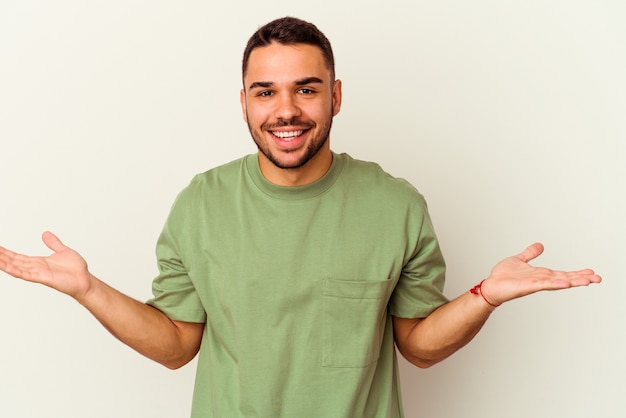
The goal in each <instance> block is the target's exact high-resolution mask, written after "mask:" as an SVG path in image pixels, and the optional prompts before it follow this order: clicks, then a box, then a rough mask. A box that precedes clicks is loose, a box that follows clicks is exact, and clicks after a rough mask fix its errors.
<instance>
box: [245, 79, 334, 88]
mask: <svg viewBox="0 0 626 418" xmlns="http://www.w3.org/2000/svg"><path fill="white" fill-rule="evenodd" d="M316 83H317V84H323V83H324V81H323V80H322V79H321V78H319V77H305V78H301V79H300V80H296V81H295V83H294V84H295V85H296V86H306V85H307V84H316ZM273 85H274V83H273V82H272V81H255V82H254V83H252V84H250V87H248V89H249V90H252V89H267V88H270V87H272V86H273Z"/></svg>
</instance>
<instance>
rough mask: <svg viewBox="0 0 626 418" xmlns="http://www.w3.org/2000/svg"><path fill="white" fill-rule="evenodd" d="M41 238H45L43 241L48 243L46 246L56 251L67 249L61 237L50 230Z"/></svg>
mask: <svg viewBox="0 0 626 418" xmlns="http://www.w3.org/2000/svg"><path fill="white" fill-rule="evenodd" d="M41 239H42V240H43V243H44V244H46V247H48V248H50V249H51V250H52V251H54V252H55V253H58V252H59V251H61V250H63V249H65V245H63V243H62V242H61V240H60V239H59V237H57V236H56V235H54V234H53V233H52V232H50V231H46V232H44V233H43V235H42V236H41Z"/></svg>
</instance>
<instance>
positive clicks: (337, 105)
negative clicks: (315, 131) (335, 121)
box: [333, 80, 342, 116]
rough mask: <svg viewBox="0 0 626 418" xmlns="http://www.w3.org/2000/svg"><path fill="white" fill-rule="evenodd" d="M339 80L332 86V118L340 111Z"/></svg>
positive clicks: (340, 94)
mask: <svg viewBox="0 0 626 418" xmlns="http://www.w3.org/2000/svg"><path fill="white" fill-rule="evenodd" d="M341 98H342V93H341V80H335V84H334V85H333V116H337V113H339V111H340V110H341Z"/></svg>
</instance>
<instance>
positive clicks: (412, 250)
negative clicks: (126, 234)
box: [0, 18, 601, 418]
mask: <svg viewBox="0 0 626 418" xmlns="http://www.w3.org/2000/svg"><path fill="white" fill-rule="evenodd" d="M242 76H243V89H242V90H241V95H240V98H241V106H242V110H243V117H244V120H245V122H246V123H247V124H248V127H249V130H250V133H251V135H252V138H253V140H254V141H255V143H256V144H257V146H258V149H259V151H258V153H257V154H254V155H248V156H245V157H243V158H241V159H239V160H236V161H233V162H231V163H229V164H226V165H224V166H221V167H218V168H215V169H213V170H210V171H208V172H206V173H203V174H200V175H198V176H196V177H195V178H194V179H193V180H192V182H191V184H190V185H189V186H188V187H187V188H186V189H185V190H183V191H182V192H181V194H180V195H179V196H178V198H177V200H176V202H175V204H174V206H173V208H172V211H171V213H170V216H169V218H168V220H167V222H166V225H165V227H164V229H163V232H162V234H161V236H160V238H159V240H158V243H157V256H158V263H159V269H160V274H159V276H158V277H157V278H156V279H155V280H154V282H153V293H154V298H153V299H151V300H150V301H149V302H148V303H146V304H144V303H141V302H138V301H135V300H133V299H131V298H129V297H127V296H125V295H123V294H122V293H120V292H118V291H116V290H115V289H112V288H111V287H109V286H107V285H106V284H105V283H104V282H102V281H100V280H98V279H97V278H96V277H94V276H93V275H92V274H91V273H90V272H89V271H88V269H87V265H86V262H85V261H84V259H83V258H82V257H81V256H80V255H79V254H78V253H77V252H75V251H74V250H72V249H70V248H68V247H66V246H64V245H63V244H62V243H61V241H60V240H59V239H58V238H57V237H56V236H54V235H53V234H51V233H50V232H46V233H44V235H43V240H44V242H45V243H46V245H47V246H48V247H49V248H50V249H51V250H52V251H53V254H52V255H50V256H48V257H29V256H25V255H19V254H15V253H13V252H12V251H9V250H7V249H3V248H0V269H2V270H4V271H5V272H7V273H9V274H11V275H13V276H15V277H19V278H22V279H24V280H28V281H34V282H38V283H42V284H45V285H48V286H50V287H53V288H55V289H57V290H59V291H61V292H64V293H66V294H68V295H70V296H72V297H74V298H75V299H76V300H77V301H78V302H79V303H81V304H82V305H84V306H85V307H86V308H87V309H89V310H90V311H91V312H92V313H93V314H94V315H95V317H96V318H98V320H99V321H100V322H101V323H102V324H103V325H104V326H105V327H106V328H107V329H109V330H110V331H111V333H112V334H114V335H115V336H116V337H117V338H119V339H120V340H121V341H123V342H124V343H126V344H128V345H129V346H131V347H133V348H134V349H135V350H137V351H138V352H140V353H142V354H143V355H145V356H147V357H149V358H152V359H154V360H155V361H158V362H159V363H162V364H163V365H165V366H167V367H170V368H177V367H181V366H182V365H184V364H186V363H187V362H189V361H190V360H191V359H192V358H193V357H194V356H195V355H196V354H197V353H198V351H199V352H200V353H199V362H198V371H197V378H196V387H195V391H194V400H193V412H192V415H193V416H194V417H237V416H242V417H246V416H255V417H256V416H260V417H281V416H282V417H385V418H387V417H400V416H402V405H401V402H400V389H399V387H398V370H397V364H396V357H395V347H394V341H395V344H396V345H397V347H398V349H399V350H400V352H401V353H402V354H403V355H404V356H405V357H406V358H407V359H408V360H409V361H410V362H412V363H413V364H415V365H417V366H419V367H429V366H431V365H433V364H435V363H437V362H439V361H441V360H443V359H445V358H446V357H448V356H449V355H451V354H452V353H454V352H455V351H456V350H458V349H459V348H460V347H462V346H463V345H465V344H466V343H467V342H469V341H470V340H471V339H472V338H473V337H474V335H476V333H477V332H478V331H479V330H480V328H481V326H482V325H483V324H484V322H485V321H486V320H487V318H488V317H489V315H490V313H491V312H492V311H493V310H494V309H495V307H496V306H498V305H500V304H502V303H503V302H506V301H508V300H511V299H514V298H517V297H521V296H525V295H528V294H531V293H534V292H536V291H540V290H554V289H563V288H568V287H572V286H584V285H588V284H590V283H599V282H600V280H601V279H600V277H599V276H597V275H596V274H595V273H594V272H593V271H591V270H582V271H578V272H561V271H553V270H549V269H544V268H535V267H532V266H530V265H529V264H528V262H529V261H531V260H532V259H534V258H535V257H537V256H538V255H540V254H541V252H542V251H543V248H542V246H541V245H540V244H534V245H532V246H530V247H528V248H527V249H526V250H524V251H523V252H522V253H520V254H519V255H517V256H514V257H510V258H507V259H505V260H503V261H502V262H500V263H499V264H497V265H496V266H495V267H494V269H493V270H492V272H491V274H490V276H489V277H488V278H487V279H486V280H484V281H483V282H481V283H480V284H479V285H477V286H476V287H475V288H474V289H472V291H471V292H468V293H466V294H464V295H461V296H460V297H458V298H456V299H455V300H453V301H448V300H447V299H446V298H445V297H444V295H443V294H442V289H443V282H444V272H445V266H444V262H443V257H442V255H441V252H440V250H439V246H438V243H437V239H436V236H435V233H434V231H433V228H432V225H431V223H430V220H429V217H428V214H427V211H426V205H425V203H424V199H423V198H422V196H421V195H420V194H419V193H418V192H417V191H416V190H415V189H414V188H413V187H412V186H411V185H409V184H408V183H406V182H405V181H402V180H399V179H395V178H393V177H391V176H389V175H388V174H386V173H385V172H384V171H382V170H381V169H380V168H379V167H378V166H377V165H375V164H373V163H367V162H362V161H357V160H354V159H352V158H351V157H349V156H348V155H346V154H335V153H333V152H332V151H331V148H330V142H329V141H330V139H329V135H330V130H331V125H332V120H333V117H334V116H335V115H337V114H338V113H339V111H340V109H341V99H342V91H341V81H339V80H337V79H335V74H334V60H333V54H332V49H331V46H330V43H329V42H328V40H327V39H326V37H325V36H324V35H323V34H322V33H321V32H320V31H319V30H318V29H317V28H316V27H315V26H314V25H312V24H310V23H307V22H304V21H301V20H298V19H294V18H283V19H278V20H275V21H273V22H270V23H268V24H267V25H265V26H264V27H262V28H260V29H259V30H258V31H257V32H256V33H255V34H254V35H253V36H252V37H251V38H250V40H249V42H248V45H247V47H246V50H245V52H244V60H243V68H242Z"/></svg>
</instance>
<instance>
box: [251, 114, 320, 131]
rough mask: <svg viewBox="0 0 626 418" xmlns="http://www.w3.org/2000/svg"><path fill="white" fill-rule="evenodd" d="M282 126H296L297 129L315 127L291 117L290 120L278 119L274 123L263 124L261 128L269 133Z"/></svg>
mask: <svg viewBox="0 0 626 418" xmlns="http://www.w3.org/2000/svg"><path fill="white" fill-rule="evenodd" d="M284 126H297V127H298V128H303V129H310V128H314V127H315V123H314V122H305V121H303V120H301V119H300V118H298V117H293V118H291V119H278V121H276V122H274V123H264V124H263V125H261V128H262V129H264V130H268V131H271V130H272V129H276V128H282V127H284Z"/></svg>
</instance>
